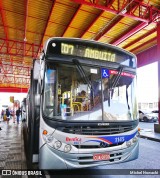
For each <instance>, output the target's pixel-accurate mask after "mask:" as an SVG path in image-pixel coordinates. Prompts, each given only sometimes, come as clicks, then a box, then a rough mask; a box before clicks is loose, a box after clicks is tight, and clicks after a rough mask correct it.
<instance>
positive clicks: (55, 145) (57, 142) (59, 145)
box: [54, 141, 62, 149]
mask: <svg viewBox="0 0 160 178" xmlns="http://www.w3.org/2000/svg"><path fill="white" fill-rule="evenodd" d="M61 146H62V143H61V142H60V141H56V142H55V143H54V148H55V149H59V148H60V147H61Z"/></svg>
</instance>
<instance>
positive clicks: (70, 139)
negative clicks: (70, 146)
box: [66, 137, 81, 142]
mask: <svg viewBox="0 0 160 178" xmlns="http://www.w3.org/2000/svg"><path fill="white" fill-rule="evenodd" d="M66 142H81V138H78V137H74V138H70V137H66Z"/></svg>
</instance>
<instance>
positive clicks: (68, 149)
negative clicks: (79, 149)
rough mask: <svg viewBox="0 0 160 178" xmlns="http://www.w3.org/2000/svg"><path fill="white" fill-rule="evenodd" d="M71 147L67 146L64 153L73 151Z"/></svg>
mask: <svg viewBox="0 0 160 178" xmlns="http://www.w3.org/2000/svg"><path fill="white" fill-rule="evenodd" d="M71 148H72V147H71V145H65V147H64V152H69V151H70V150H71Z"/></svg>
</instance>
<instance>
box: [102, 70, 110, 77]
mask: <svg viewBox="0 0 160 178" xmlns="http://www.w3.org/2000/svg"><path fill="white" fill-rule="evenodd" d="M101 75H102V78H109V75H110V74H109V70H108V69H105V68H102V69H101Z"/></svg>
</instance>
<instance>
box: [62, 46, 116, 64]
mask: <svg viewBox="0 0 160 178" xmlns="http://www.w3.org/2000/svg"><path fill="white" fill-rule="evenodd" d="M61 53H62V54H65V55H74V56H80V57H85V58H92V59H100V60H105V61H111V62H115V57H116V54H115V53H112V52H110V51H105V50H100V49H96V48H90V47H87V48H77V46H74V45H71V44H66V43H61Z"/></svg>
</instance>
